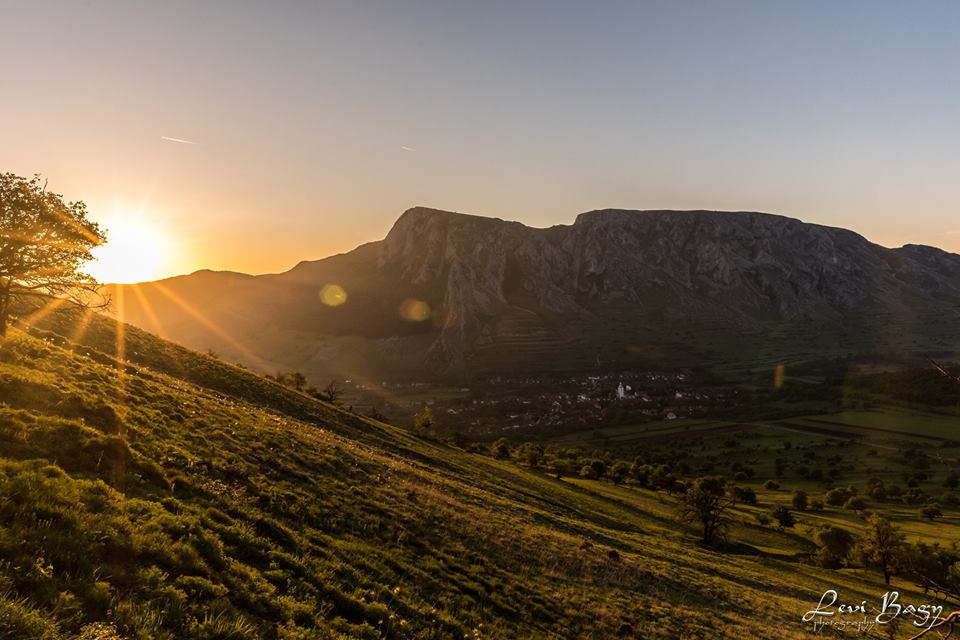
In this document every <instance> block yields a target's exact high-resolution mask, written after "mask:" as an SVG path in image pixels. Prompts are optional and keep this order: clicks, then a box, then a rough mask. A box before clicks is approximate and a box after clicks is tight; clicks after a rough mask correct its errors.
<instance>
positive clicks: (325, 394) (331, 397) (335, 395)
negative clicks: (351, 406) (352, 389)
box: [320, 380, 343, 404]
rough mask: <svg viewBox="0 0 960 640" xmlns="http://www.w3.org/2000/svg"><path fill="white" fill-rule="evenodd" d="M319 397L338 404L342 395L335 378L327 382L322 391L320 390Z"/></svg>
mask: <svg viewBox="0 0 960 640" xmlns="http://www.w3.org/2000/svg"><path fill="white" fill-rule="evenodd" d="M320 397H321V398H322V399H323V400H326V401H327V402H330V403H332V404H340V399H341V398H342V397H343V389H341V388H340V387H339V386H338V385H337V381H336V380H331V381H330V382H328V383H327V386H325V387H324V388H323V391H321V392H320Z"/></svg>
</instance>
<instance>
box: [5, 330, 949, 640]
mask: <svg viewBox="0 0 960 640" xmlns="http://www.w3.org/2000/svg"><path fill="white" fill-rule="evenodd" d="M79 320H80V319H79V317H78V316H76V315H74V314H70V313H55V314H52V315H50V316H48V317H47V318H46V319H45V320H44V321H43V322H41V323H38V324H37V326H35V327H33V328H31V329H30V331H29V332H28V333H24V332H23V331H20V330H14V331H13V332H12V333H11V336H10V337H9V338H7V339H6V340H5V341H4V342H2V343H0V524H2V527H0V637H3V638H11V639H12V640H26V639H28V638H29V639H34V638H49V639H51V640H64V639H75V638H88V639H89V638H98V637H102V638H111V637H116V638H127V639H138V640H139V639H142V640H147V639H150V640H165V639H169V640H173V639H177V640H180V639H183V638H196V639H202V640H213V639H226V638H236V639H248V638H264V639H266V640H272V639H284V640H293V639H315V638H423V639H427V638H437V639H439V638H443V639H446V638H464V637H468V638H510V639H513V638H612V637H634V638H742V637H748V636H753V637H770V638H801V637H808V636H809V633H810V632H809V630H808V629H807V628H806V627H804V626H803V625H802V624H801V623H800V617H801V615H802V614H803V612H804V611H806V610H808V609H809V608H810V606H811V605H812V604H814V603H815V602H816V601H817V600H818V599H819V596H820V594H821V593H822V592H823V591H824V590H825V589H827V588H840V589H842V590H843V591H844V592H845V595H846V596H847V597H849V598H850V599H851V600H859V599H860V598H871V599H874V598H876V597H878V596H879V595H880V594H882V593H883V592H884V591H885V590H886V589H885V588H884V587H883V585H882V580H880V578H879V576H878V575H876V574H875V573H873V572H865V571H860V570H844V571H839V572H838V571H828V570H824V569H818V568H815V567H812V566H809V565H806V564H804V563H802V562H800V557H801V555H802V554H803V553H804V552H807V551H809V550H810V544H809V543H808V542H806V541H805V539H804V537H803V535H802V534H801V533H800V532H779V531H776V530H775V529H772V528H769V527H759V526H757V525H755V524H754V519H753V513H752V512H753V511H754V508H740V511H739V514H738V517H739V519H740V520H742V522H741V523H740V524H738V526H737V527H736V528H735V529H734V532H733V540H732V542H733V543H736V544H739V545H740V546H739V547H736V548H737V549H739V551H736V552H728V553H721V552H718V551H715V550H711V549H705V548H702V547H700V546H698V545H697V544H696V542H695V540H696V535H695V532H694V531H692V530H690V529H689V528H687V527H685V526H682V525H680V524H678V523H677V522H676V521H675V519H674V517H673V513H674V505H675V499H674V498H672V497H670V496H668V495H666V494H664V493H657V492H652V491H647V490H643V489H637V488H628V487H618V486H614V485H612V484H609V483H605V482H595V481H586V480H579V479H577V480H556V479H554V478H552V477H548V476H546V475H544V474H542V473H539V472H535V471H531V470H527V469H524V468H521V467H519V466H517V465H515V464H513V463H511V462H508V461H498V460H494V459H491V458H489V457H486V456H480V455H474V454H469V453H466V452H464V451H462V450H460V449H456V448H452V447H449V446H446V445H443V444H439V443H435V442H430V441H425V440H421V439H417V438H414V437H412V436H411V435H409V434H408V433H407V432H405V431H403V430H400V429H397V428H394V427H392V426H390V425H385V424H381V423H377V422H373V421H370V420H368V419H366V418H363V417H360V416H357V415H353V414H350V413H348V412H345V411H343V410H341V409H338V408H336V407H332V406H330V405H327V404H324V403H321V402H318V401H316V400H314V399H312V398H310V397H308V396H305V395H302V394H299V393H296V392H293V391H291V390H289V389H286V388H283V387H281V386H279V385H277V384H275V383H272V382H270V381H267V380H264V379H263V378H259V377H256V376H254V375H251V374H250V373H248V372H246V371H244V370H242V369H239V368H236V367H232V366H230V365H227V364H224V363H222V362H220V361H218V360H216V359H214V358H211V357H208V356H205V355H201V354H197V353H193V352H190V351H187V350H185V349H182V348H180V347H177V346H175V345H172V344H170V343H166V342H163V341H160V340H158V339H156V338H154V337H153V336H150V335H149V334H146V333H144V332H142V331H138V330H136V329H133V328H129V327H127V328H126V329H125V331H124V334H125V339H124V341H123V344H124V348H123V349H121V350H119V351H122V353H123V355H124V356H125V357H124V358H121V357H119V356H120V354H119V353H118V348H117V346H116V345H117V343H118V340H117V335H116V327H115V325H114V324H113V323H111V322H107V321H105V320H102V319H99V318H96V319H95V320H94V322H93V323H92V325H91V326H90V327H89V328H87V329H86V330H85V331H82V332H80V331H78V328H79V327H80V325H79V324H78V323H79ZM75 335H80V337H79V338H78V340H77V341H73V340H71V339H70V337H71V336H75ZM710 426H716V425H709V424H704V423H699V424H696V423H694V422H693V421H676V424H674V423H669V424H667V423H663V424H648V425H643V426H642V429H643V432H642V433H640V434H636V433H634V432H633V431H631V428H628V427H623V428H618V429H616V430H609V434H608V435H609V436H610V438H611V439H616V440H618V441H620V440H622V441H623V442H626V443H629V446H636V444H637V443H636V442H634V440H635V436H637V435H639V436H650V437H651V438H654V439H655V441H656V442H658V443H659V444H658V445H657V446H666V443H669V440H666V441H665V440H663V439H662V436H663V435H664V433H667V434H669V433H670V432H671V430H672V431H674V432H676V431H680V432H682V431H683V430H684V429H687V428H704V427H710ZM785 434H786V435H785ZM742 437H743V438H744V439H745V440H744V441H745V442H748V441H749V442H751V443H752V442H753V441H752V440H750V439H751V438H756V439H757V440H756V444H757V446H759V447H761V448H762V447H767V448H772V447H776V446H782V445H781V443H782V441H784V439H785V438H786V439H790V440H793V441H795V442H797V443H802V442H804V441H806V440H808V439H809V440H816V439H817V438H820V436H812V435H806V434H803V433H796V432H792V431H786V432H785V431H782V430H775V429H772V428H770V429H768V430H766V431H764V430H763V429H762V427H759V426H758V427H757V428H756V429H754V430H753V431H749V432H746V433H744V434H743V436H742ZM570 442H571V443H581V444H582V443H583V442H588V441H583V442H581V441H578V440H576V439H573V440H571V441H570ZM696 446H698V447H701V446H702V447H704V450H703V451H704V452H707V451H711V450H713V451H720V450H722V447H723V445H722V444H720V443H715V442H713V441H712V440H710V439H705V440H704V442H703V444H698V445H696ZM744 449H746V446H743V447H741V448H739V449H738V453H737V454H736V455H737V456H741V455H745V454H746V453H747V452H745V451H744ZM758 452H759V449H758V450H756V451H751V452H749V455H751V456H753V457H757V454H758ZM696 455H700V450H699V449H697V453H696ZM760 494H761V502H762V503H771V502H776V501H779V500H782V499H786V498H787V497H788V495H789V494H788V493H787V492H785V491H781V492H776V493H775V494H774V493H770V494H766V493H763V491H762V490H761V491H760ZM761 508H765V505H761V506H758V507H757V509H761ZM814 517H822V518H842V519H844V521H845V522H846V521H847V520H848V519H849V518H850V516H848V515H846V514H839V513H833V512H825V513H824V514H823V515H822V516H819V515H818V516H813V515H810V516H807V515H804V516H802V521H803V522H807V521H808V520H809V521H810V522H812V521H813V518H814ZM949 518H950V519H949V520H948V521H946V522H942V523H937V524H936V525H931V526H930V527H927V526H926V525H925V523H913V522H912V521H911V520H909V519H908V518H904V519H903V523H904V525H905V527H906V526H909V527H912V528H910V529H908V533H909V534H910V535H912V536H913V535H915V536H924V537H928V536H933V537H935V536H938V535H940V534H937V533H936V531H939V530H942V531H943V532H945V533H944V534H943V536H941V537H942V539H947V538H949V537H951V536H954V531H955V527H956V524H955V520H956V514H950V516H949ZM613 551H615V552H616V554H612V552H613ZM896 586H897V587H898V588H899V589H901V591H904V592H907V593H911V594H912V595H911V597H914V598H915V599H917V600H924V598H923V596H921V595H919V594H915V593H912V591H911V587H910V585H909V584H907V583H906V582H901V583H899V584H897V585H896Z"/></svg>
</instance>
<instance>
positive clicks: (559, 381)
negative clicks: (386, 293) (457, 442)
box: [344, 371, 736, 438]
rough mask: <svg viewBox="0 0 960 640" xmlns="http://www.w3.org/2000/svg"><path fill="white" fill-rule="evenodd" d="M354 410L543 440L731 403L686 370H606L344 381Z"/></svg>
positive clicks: (722, 391)
mask: <svg viewBox="0 0 960 640" xmlns="http://www.w3.org/2000/svg"><path fill="white" fill-rule="evenodd" d="M344 384H345V399H347V401H348V402H349V403H350V404H351V406H353V407H354V409H355V410H357V411H360V412H363V413H368V414H376V415H377V416H384V417H389V419H390V420H391V421H394V422H398V423H401V424H405V423H408V422H412V420H413V416H414V415H415V414H417V413H418V412H419V411H421V410H422V409H423V407H424V406H429V407H431V409H432V411H433V414H434V419H435V421H436V423H437V427H438V429H440V430H441V431H443V432H446V433H450V434H454V433H457V434H462V435H469V436H471V437H480V438H483V437H493V436H498V437H499V436H500V435H507V434H518V433H522V434H524V436H535V437H543V436H548V435H555V434H558V433H567V432H572V431H582V430H585V429H594V428H600V427H603V426H612V425H619V424H630V423H638V422H648V421H652V420H676V419H683V418H690V417H697V416H701V415H704V414H706V413H708V412H709V411H710V410H711V409H715V408H717V407H722V406H730V401H731V398H732V396H734V395H736V391H735V390H734V389H731V388H729V387H716V386H713V385H709V384H706V383H705V382H704V381H702V380H699V379H698V378H697V376H695V375H692V374H690V373H688V372H681V371H678V372H669V373H667V372H653V371H610V372H604V373H592V374H585V375H567V376H563V375H558V376H544V375H536V376H533V375H528V376H518V377H507V376H494V377H489V378H484V379H481V380H477V381H475V382H474V383H473V384H472V385H470V386H463V387H450V386H438V385H434V384H430V383H426V382H386V381H384V382H380V383H377V384H369V383H359V382H355V381H346V382H345V383H344Z"/></svg>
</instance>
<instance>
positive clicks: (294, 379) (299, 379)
mask: <svg viewBox="0 0 960 640" xmlns="http://www.w3.org/2000/svg"><path fill="white" fill-rule="evenodd" d="M286 385H287V386H288V387H290V388H292V389H296V390H297V391H303V389H304V387H306V386H307V377H306V376H305V375H303V374H302V373H300V372H299V371H291V372H290V373H288V374H287V379H286Z"/></svg>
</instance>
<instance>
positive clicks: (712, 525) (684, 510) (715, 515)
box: [677, 477, 736, 544]
mask: <svg viewBox="0 0 960 640" xmlns="http://www.w3.org/2000/svg"><path fill="white" fill-rule="evenodd" d="M735 504H736V499H735V498H734V497H733V495H732V494H731V493H730V491H728V488H727V483H726V481H725V480H724V479H723V478H719V477H706V478H697V479H696V480H694V481H693V482H692V483H691V484H690V486H689V487H688V488H687V490H686V492H685V493H684V494H683V497H682V498H681V499H680V504H679V507H678V512H677V515H678V517H679V518H680V520H683V521H685V522H694V523H697V524H699V525H700V526H701V527H702V528H703V535H702V537H701V540H702V542H703V544H711V543H712V542H713V541H714V540H716V539H717V538H722V537H723V536H724V535H725V534H726V530H727V528H728V527H729V526H730V522H731V519H732V510H733V506H734V505H735Z"/></svg>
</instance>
